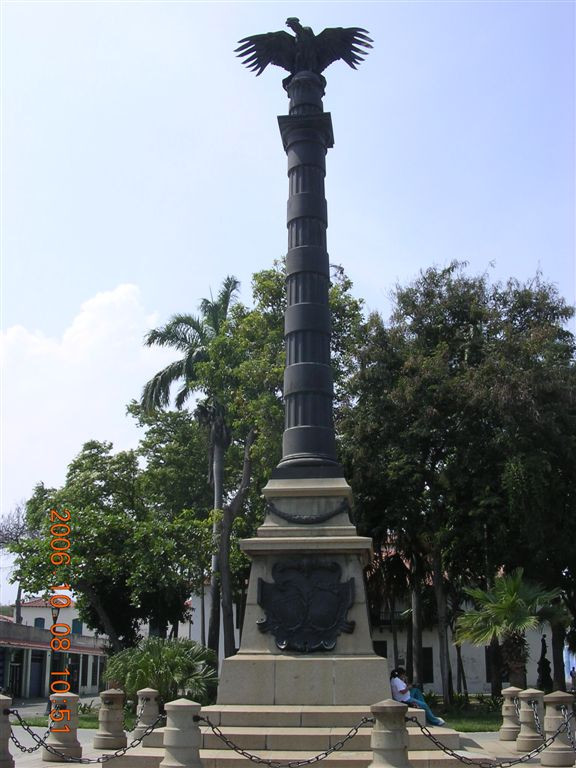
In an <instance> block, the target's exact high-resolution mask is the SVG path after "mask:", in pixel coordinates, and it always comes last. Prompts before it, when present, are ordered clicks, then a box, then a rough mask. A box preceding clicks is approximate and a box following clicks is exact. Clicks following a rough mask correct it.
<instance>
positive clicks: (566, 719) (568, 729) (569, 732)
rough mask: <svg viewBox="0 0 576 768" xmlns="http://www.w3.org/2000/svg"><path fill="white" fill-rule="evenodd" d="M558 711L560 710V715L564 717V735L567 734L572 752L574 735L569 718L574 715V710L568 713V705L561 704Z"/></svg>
mask: <svg viewBox="0 0 576 768" xmlns="http://www.w3.org/2000/svg"><path fill="white" fill-rule="evenodd" d="M560 712H562V717H563V718H564V722H565V723H566V735H567V736H568V741H569V742H570V744H571V745H572V749H573V750H574V752H576V738H575V737H574V734H573V733H572V728H571V727H570V720H572V719H573V717H574V712H572V713H571V714H570V715H569V714H568V707H567V706H566V705H565V704H562V706H561V707H560Z"/></svg>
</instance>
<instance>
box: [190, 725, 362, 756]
mask: <svg viewBox="0 0 576 768" xmlns="http://www.w3.org/2000/svg"><path fill="white" fill-rule="evenodd" d="M194 721H195V722H203V723H206V725H208V726H209V728H210V729H211V730H212V733H213V734H214V735H215V736H217V737H218V738H219V739H220V741H223V742H224V744H226V746H227V747H230V749H232V750H234V752H236V753H237V754H238V755H242V757H245V758H246V759H247V760H251V761H252V762H253V763H258V764H259V765H267V766H269V768H300V766H302V765H313V764H314V763H319V762H320V761H321V760H325V759H326V758H327V757H328V756H329V755H331V754H332V753H333V752H338V751H339V750H340V749H342V747H343V746H344V744H346V742H347V741H349V740H350V739H353V738H354V736H356V734H357V733H358V731H359V730H360V728H362V726H363V725H366V724H367V723H373V722H374V718H373V717H363V718H362V719H361V720H360V722H359V723H358V725H355V726H354V727H353V728H350V730H349V731H348V733H347V734H346V736H344V738H343V739H341V740H340V741H338V742H336V744H334V746H333V747H331V748H330V749H327V750H325V751H324V752H320V753H319V754H318V755H315V756H314V757H310V758H308V759H307V760H289V761H287V762H283V763H279V762H276V761H274V760H267V759H266V758H264V757H259V756H258V755H253V754H252V753H251V752H247V751H246V750H245V749H242V748H241V747H238V746H237V745H236V744H234V742H233V741H231V740H230V739H229V738H228V737H227V736H226V735H225V734H224V733H222V731H221V730H220V728H218V726H217V725H214V724H213V723H211V722H210V720H209V719H208V718H207V717H202V716H201V715H194Z"/></svg>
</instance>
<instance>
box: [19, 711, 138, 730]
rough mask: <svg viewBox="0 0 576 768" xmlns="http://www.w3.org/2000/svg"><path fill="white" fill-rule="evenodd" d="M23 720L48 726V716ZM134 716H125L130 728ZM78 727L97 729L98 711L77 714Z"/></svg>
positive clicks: (30, 723)
mask: <svg viewBox="0 0 576 768" xmlns="http://www.w3.org/2000/svg"><path fill="white" fill-rule="evenodd" d="M24 720H25V721H26V723H27V724H28V725H33V726H35V727H38V728H48V717H24ZM135 720H136V718H135V716H134V715H126V716H125V720H124V722H125V724H126V725H127V726H128V727H129V728H132V726H133V725H134V722H135ZM11 722H12V725H20V723H18V722H16V721H11ZM78 728H95V729H96V730H97V729H98V713H97V712H94V713H90V714H87V715H78Z"/></svg>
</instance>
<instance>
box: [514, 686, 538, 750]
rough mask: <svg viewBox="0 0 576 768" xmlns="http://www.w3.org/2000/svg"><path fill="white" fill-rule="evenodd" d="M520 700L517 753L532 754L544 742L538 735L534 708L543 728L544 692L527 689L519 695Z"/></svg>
mask: <svg viewBox="0 0 576 768" xmlns="http://www.w3.org/2000/svg"><path fill="white" fill-rule="evenodd" d="M518 698H519V699H520V733H519V734H518V738H517V739H516V751H517V752H521V753H528V752H531V751H532V750H533V749H536V748H537V747H539V746H540V745H541V744H542V742H543V741H544V736H543V735H541V734H539V733H538V729H537V724H536V718H535V716H534V708H536V711H537V713H538V718H539V720H540V723H541V725H542V726H543V723H542V721H543V719H544V706H543V698H544V693H543V691H539V690H538V689H537V688H526V690H524V691H521V692H520V693H519V694H518Z"/></svg>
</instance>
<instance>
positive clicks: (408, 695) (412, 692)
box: [390, 667, 444, 725]
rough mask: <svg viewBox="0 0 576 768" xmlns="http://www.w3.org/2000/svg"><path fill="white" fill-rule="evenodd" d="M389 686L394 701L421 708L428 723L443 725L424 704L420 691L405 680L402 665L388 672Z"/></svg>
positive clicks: (442, 721) (439, 718)
mask: <svg viewBox="0 0 576 768" xmlns="http://www.w3.org/2000/svg"><path fill="white" fill-rule="evenodd" d="M390 688H391V689H392V698H393V699H394V701H401V702H402V703H403V704H408V706H409V707H416V708H417V709H423V710H424V712H425V714H426V722H427V723H428V725H444V720H442V718H441V717H436V715H435V714H434V713H433V712H432V710H431V709H430V707H429V706H428V704H426V701H425V700H424V696H423V695H422V692H421V691H420V690H419V689H418V688H413V687H412V686H411V685H410V683H408V682H406V670H405V669H404V668H403V667H398V669H393V670H392V672H391V673H390Z"/></svg>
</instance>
